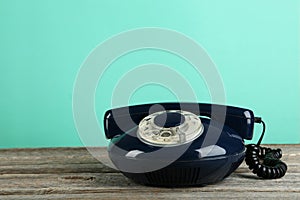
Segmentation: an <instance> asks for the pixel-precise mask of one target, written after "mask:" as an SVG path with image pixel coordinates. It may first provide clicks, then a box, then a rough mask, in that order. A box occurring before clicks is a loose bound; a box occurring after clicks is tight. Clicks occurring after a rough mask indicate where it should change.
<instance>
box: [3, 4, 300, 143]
mask: <svg viewBox="0 0 300 200" xmlns="http://www.w3.org/2000/svg"><path fill="white" fill-rule="evenodd" d="M139 27H162V28H169V29H174V30H176V31H179V32H181V33H183V34H186V35H187V36H189V37H191V38H193V39H194V40H196V41H197V42H198V43H199V44H201V45H202V46H203V48H205V49H206V51H207V52H208V54H209V55H210V57H211V58H212V59H213V61H214V62H215V64H216V65H217V67H218V70H219V72H220V74H221V76H222V78H223V82H224V87H225V90H226V95H227V104H230V105H236V106H242V107H247V108H251V109H253V110H254V112H255V113H256V114H257V115H260V116H263V118H264V119H265V121H266V122H267V133H266V136H265V138H264V143H299V142H300V125H299V124H300V123H299V121H300V114H299V111H300V103H299V102H300V95H299V91H300V70H299V65H300V62H299V55H300V51H299V50H300V40H299V37H300V30H299V29H300V1H299V0H288V1H283V0H282V1H273V0H264V1H261V0H251V1H250V0H247V1H240V0H227V1H217V0H206V1H200V0H189V1H183V0H182V1H174V0H170V1H166V0H165V1H158V0H157V1H152V0H130V1H129V0H118V1H116V0H99V1H96V0H93V1H92V0H81V1H76V0H75V1H73V0H0V92H1V94H0V95H1V96H0V147H1V148H7V147H50V146H53V147H54V146H82V145H83V144H82V143H81V140H80V138H79V136H78V134H77V132H76V128H75V124H74V121H73V116H72V90H73V84H74V81H75V78H76V74H77V72H78V70H79V68H80V65H81V64H82V63H83V61H84V59H85V58H86V57H87V56H88V54H89V53H90V52H91V50H92V49H93V48H95V47H96V46H97V45H98V44H99V43H101V42H103V41H104V40H106V39H107V38H109V37H111V36H112V35H115V34H118V33H119V32H122V31H126V30H129V29H134V28H139ZM149 62H156V63H162V64H167V65H170V66H172V67H173V68H174V69H176V70H177V71H179V72H181V73H182V74H183V76H184V77H186V78H187V79H189V81H190V83H191V84H192V86H193V88H194V89H195V91H196V92H197V96H198V97H199V99H200V101H203V102H209V101H210V95H209V92H208V91H207V88H206V86H205V83H204V81H203V80H202V79H201V77H199V76H197V75H195V73H194V72H193V70H192V68H191V66H189V65H188V64H187V63H186V62H184V61H182V60H181V59H180V58H178V57H176V56H175V55H172V54H169V53H166V52H161V51H155V50H145V51H139V52H134V53H132V54H129V55H126V56H123V57H121V58H120V59H118V60H117V61H116V62H115V63H113V64H112V66H111V68H110V69H109V70H108V72H107V74H106V77H103V80H102V81H100V85H99V87H98V90H97V95H96V102H97V103H96V111H97V115H98V117H99V122H100V123H101V120H102V114H103V112H104V110H105V109H108V108H109V107H110V96H109V94H110V93H111V89H112V88H113V86H112V84H113V83H117V81H118V78H120V77H121V76H122V75H123V74H124V73H126V71H127V70H129V69H132V68H133V67H134V66H136V65H141V64H144V63H149ZM110 75H112V77H110ZM174 99H175V100H176V98H175V96H174V95H173V94H171V93H170V91H168V90H167V89H166V88H163V87H160V86H158V85H149V86H145V87H142V88H140V89H139V90H137V91H136V92H135V93H134V94H133V96H132V97H131V98H130V99H129V102H130V103H142V102H151V101H167V100H174ZM259 131H260V127H259V126H257V127H256V136H255V138H254V140H253V141H257V138H258V137H259ZM97 143H98V144H99V145H101V144H104V143H105V142H104V138H103V137H102V133H99V141H97Z"/></svg>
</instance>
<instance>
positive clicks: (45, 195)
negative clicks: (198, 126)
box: [0, 145, 300, 200]
mask: <svg viewBox="0 0 300 200" xmlns="http://www.w3.org/2000/svg"><path fill="white" fill-rule="evenodd" d="M268 146H269V147H272V148H278V147H280V148H281V149H282V150H283V153H284V156H283V160H284V161H285V162H286V163H287V164H288V172H287V174H286V175H285V176H284V177H283V178H281V179H274V180H262V179H259V178H257V177H256V176H255V175H253V174H252V173H251V172H250V171H249V170H248V168H247V167H246V166H245V164H244V163H243V164H242V165H241V166H240V167H239V168H238V169H237V170H236V171H235V172H234V173H233V174H232V175H231V176H229V177H228V178H226V179H225V180H224V181H222V182H219V183H217V184H214V185H209V186H205V187H188V188H158V187H147V186H141V185H137V184H135V183H133V182H131V181H130V180H129V179H127V178H125V177H124V176H123V175H122V174H120V173H119V172H117V171H116V170H113V169H110V168H108V167H106V166H105V165H103V164H101V163H100V162H99V161H98V160H96V159H95V158H93V156H91V155H90V154H89V152H88V151H87V150H86V149H85V148H41V149H2V150H0V199H1V200H3V199H81V198H82V199H121V198H123V199H131V200H134V199H185V198H189V199H200V198H204V197H205V198H209V199H220V198H230V199H231V198H237V199H245V198H246V199H256V198H258V199H261V198H271V199H300V182H299V181H300V145H278V146H275V145H268ZM101 151H105V149H102V150H101Z"/></svg>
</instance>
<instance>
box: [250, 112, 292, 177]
mask: <svg viewBox="0 0 300 200" xmlns="http://www.w3.org/2000/svg"><path fill="white" fill-rule="evenodd" d="M255 122H256V123H262V125H263V131H262V134H261V136H260V138H259V141H258V142H257V144H249V145H246V148H247V150H246V159H245V160H246V164H247V165H248V166H249V169H250V170H252V172H253V173H254V174H256V175H257V176H259V177H261V178H264V179H276V178H281V177H283V176H284V175H285V173H286V171H287V165H286V164H285V163H284V162H282V161H281V160H280V158H281V157H282V152H281V149H271V148H266V147H261V146H260V143H261V141H262V139H263V137H264V133H265V130H266V125H265V123H264V121H263V120H262V119H261V118H258V117H256V118H255Z"/></svg>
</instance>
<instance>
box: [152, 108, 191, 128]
mask: <svg viewBox="0 0 300 200" xmlns="http://www.w3.org/2000/svg"><path fill="white" fill-rule="evenodd" d="M184 121H185V118H184V116H183V115H182V114H180V113H177V112H164V113H161V114H159V115H157V116H156V117H155V118H154V124H155V125H157V126H160V127H163V128H170V127H175V126H179V125H181V124H183V123H184Z"/></svg>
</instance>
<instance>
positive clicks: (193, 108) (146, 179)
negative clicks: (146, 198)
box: [104, 103, 287, 187]
mask: <svg viewBox="0 0 300 200" xmlns="http://www.w3.org/2000/svg"><path fill="white" fill-rule="evenodd" d="M149 111H150V112H149ZM254 123H262V124H263V133H262V136H261V138H260V140H259V142H258V144H256V145H254V144H251V145H247V146H245V145H244V139H247V140H250V139H252V136H253V127H254ZM104 127H105V135H106V138H108V139H111V142H110V145H109V147H108V152H109V157H110V159H111V160H112V162H113V163H114V165H115V166H116V167H117V168H118V169H119V170H120V171H121V172H122V173H123V174H124V175H125V176H127V177H128V178H130V179H132V180H134V181H135V182H138V183H141V184H145V185H154V186H166V187H170V186H171V187H178V186H191V185H206V184H211V183H215V182H217V181H220V180H222V179H224V178H226V177H227V176H229V175H230V174H231V173H232V172H233V171H234V170H235V169H236V168H238V166H239V165H240V164H241V163H242V162H243V160H244V158H245V157H246V163H247V164H248V165H249V168H250V169H251V170H253V173H255V174H257V175H258V176H259V177H262V178H269V179H271V178H280V177H282V176H284V174H285V172H286V171H287V165H286V164H285V163H284V162H282V161H280V158H281V156H282V154H281V150H280V149H277V150H272V149H269V148H264V147H260V142H261V140H262V137H263V134H264V131H265V123H264V122H263V121H262V120H261V118H256V117H254V114H253V112H252V111H251V110H249V109H244V108H238V107H232V106H224V105H215V104H201V103H159V104H144V105H136V106H128V107H122V108H116V109H112V110H109V111H107V112H106V113H105V116H104Z"/></svg>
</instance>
